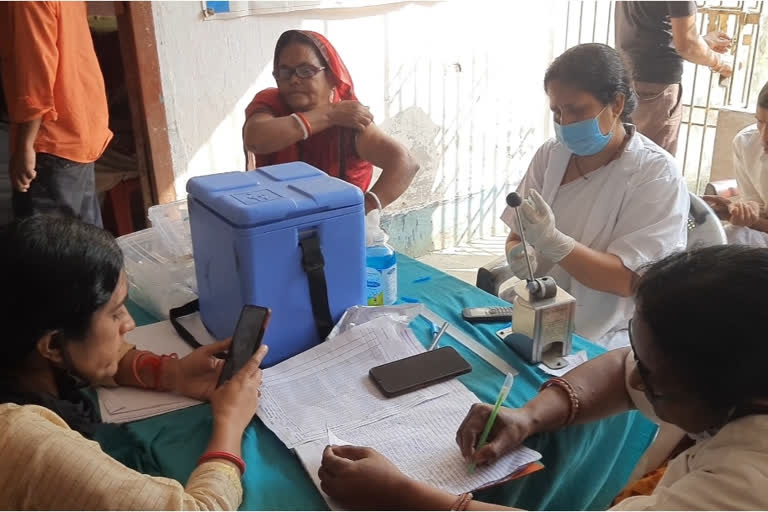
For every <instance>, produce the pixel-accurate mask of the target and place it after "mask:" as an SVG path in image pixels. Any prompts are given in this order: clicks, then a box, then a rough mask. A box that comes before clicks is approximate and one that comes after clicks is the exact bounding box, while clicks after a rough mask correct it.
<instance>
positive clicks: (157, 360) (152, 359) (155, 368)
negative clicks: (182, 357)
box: [133, 352, 179, 391]
mask: <svg viewBox="0 0 768 512" xmlns="http://www.w3.org/2000/svg"><path fill="white" fill-rule="evenodd" d="M178 357H179V356H178V354H175V353H173V354H169V355H162V356H156V355H155V354H152V353H151V352H142V353H141V354H139V355H138V356H136V358H135V359H134V360H133V363H134V364H133V376H134V378H135V379H136V381H137V382H138V383H139V384H140V385H141V386H142V387H143V388H144V389H153V390H155V391H157V390H159V389H160V375H161V373H162V371H161V370H162V366H163V361H165V360H166V359H178ZM139 359H141V361H138V360H139ZM145 366H149V367H150V368H151V369H152V375H153V377H154V379H155V381H154V386H149V385H147V384H146V383H145V382H144V381H143V380H142V379H141V377H139V370H141V369H142V368H144V367H145Z"/></svg>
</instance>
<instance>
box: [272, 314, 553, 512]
mask: <svg viewBox="0 0 768 512" xmlns="http://www.w3.org/2000/svg"><path fill="white" fill-rule="evenodd" d="M404 333H405V334H404ZM423 351H424V348H423V347H422V346H421V344H420V343H419V342H418V341H417V340H416V339H415V338H414V337H413V334H412V333H411V332H410V331H409V330H408V331H403V330H401V329H400V328H399V327H397V325H396V323H394V322H392V321H391V320H389V319H387V318H377V319H374V320H372V321H370V322H368V323H365V324H362V325H358V326H356V327H354V328H352V329H350V330H348V331H346V332H343V333H342V334H339V335H338V336H336V337H334V338H331V339H329V340H327V341H326V342H325V343H323V344H321V345H318V346H317V347H314V348H312V349H310V350H308V351H306V352H304V353H303V354H301V355H299V356H296V357H294V358H292V359H289V360H288V361H284V362H283V363H280V364H278V365H276V366H273V367H272V368H269V369H267V370H265V371H264V384H263V393H264V394H263V397H262V401H261V405H260V408H259V413H258V414H259V417H260V418H261V419H262V421H264V423H265V424H266V425H267V427H269V428H270V429H271V430H272V431H273V432H274V433H275V434H276V435H277V437H279V438H280V440H282V441H283V442H284V443H285V444H286V446H288V447H289V448H295V449H296V453H297V454H298V456H299V457H300V458H301V460H302V462H303V463H304V465H305V466H306V468H307V471H308V472H309V474H310V476H311V477H312V478H313V480H314V481H315V484H316V485H318V489H319V482H318V480H317V470H318V469H319V467H320V460H321V457H322V451H323V449H324V448H325V446H326V445H328V444H329V443H332V442H336V441H338V440H339V438H343V439H344V440H345V441H346V442H349V443H352V444H355V445H360V446H370V447H372V448H374V449H376V450H378V451H379V452H381V453H382V454H384V455H385V456H387V457H388V458H389V459H390V460H391V461H392V462H393V463H394V464H395V465H396V466H397V467H398V468H399V469H400V470H401V471H403V472H404V473H405V474H406V475H408V476H411V477H413V478H416V479H418V480H420V481H423V482H426V483H429V484H431V485H434V486H437V487H439V488H441V489H443V490H446V491H448V492H452V493H457V494H458V493H461V492H467V491H471V490H475V489H478V488H480V487H484V486H487V485H488V484H491V483H493V482H496V481H499V480H503V479H504V478H506V477H507V476H509V475H510V474H512V473H515V472H516V471H518V470H519V469H520V468H522V467H524V466H526V465H528V464H530V463H532V462H535V461H537V460H539V459H540V458H541V455H540V454H539V453H538V452H535V451H533V450H529V449H528V448H525V447H521V448H519V449H517V450H515V451H514V452H512V453H510V454H508V455H507V456H505V457H503V458H502V459H500V460H499V461H498V462H496V463H495V464H493V465H491V466H486V467H481V468H478V469H477V470H476V471H475V472H474V473H473V474H471V475H470V474H469V473H468V471H467V466H466V463H465V461H464V459H463V458H462V457H461V453H460V452H459V449H458V447H457V445H456V441H455V437H456V431H457V430H458V427H459V425H460V424H461V421H462V420H463V419H464V417H465V415H466V413H467V412H468V411H469V409H470V407H471V406H472V404H474V403H477V402H478V401H479V400H478V399H477V397H476V396H475V395H474V394H473V393H471V392H470V391H469V390H468V389H467V388H466V387H464V386H463V385H462V384H461V383H460V382H459V381H457V380H452V381H449V382H445V383H442V384H438V385H435V386H431V387H429V388H425V389H422V390H419V391H415V392H413V393H409V394H406V395H402V396H400V397H396V398H390V399H387V398H385V397H384V396H383V395H382V394H381V393H380V391H379V390H378V389H377V388H376V386H375V385H374V384H373V383H372V382H371V380H370V378H369V377H368V371H369V370H370V369H371V368H372V367H374V366H378V365H380V364H384V363H387V362H390V361H394V360H397V359H401V358H403V357H407V356H410V355H414V354H417V353H420V352H423ZM335 436H338V438H337V437H335ZM326 498H327V497H326ZM329 505H331V506H332V507H333V506H334V504H333V503H331V502H330V501H329Z"/></svg>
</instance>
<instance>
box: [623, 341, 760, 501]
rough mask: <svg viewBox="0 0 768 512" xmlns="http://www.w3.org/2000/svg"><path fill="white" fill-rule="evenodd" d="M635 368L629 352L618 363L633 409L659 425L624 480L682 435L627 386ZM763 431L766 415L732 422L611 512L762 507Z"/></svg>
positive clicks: (655, 462) (665, 453)
mask: <svg viewBox="0 0 768 512" xmlns="http://www.w3.org/2000/svg"><path fill="white" fill-rule="evenodd" d="M635 366H636V363H635V360H634V355H633V353H632V352H631V351H630V352H629V353H628V354H627V359H626V360H625V365H624V371H625V383H626V388H627V391H628V393H629V396H630V398H631V399H632V402H633V403H634V404H635V407H637V408H638V409H639V410H640V411H641V412H642V413H643V414H644V415H645V416H646V417H648V418H649V419H650V420H652V421H654V422H655V423H658V424H659V434H658V436H657V437H656V439H655V440H654V442H653V444H652V445H651V447H650V448H649V449H648V450H647V452H646V454H645V455H644V456H643V458H642V459H641V460H640V462H639V463H638V467H637V468H636V471H635V473H634V475H633V478H631V479H630V481H633V480H635V479H637V478H639V477H641V476H643V475H644V474H645V473H647V472H649V471H653V470H654V469H656V468H658V467H659V466H660V465H661V464H662V463H663V462H664V461H665V460H667V459H668V458H669V454H670V453H671V452H672V450H673V449H674V448H675V447H677V445H678V443H679V442H680V441H681V440H682V438H683V436H684V435H685V432H683V431H682V430H680V429H679V428H678V427H676V426H674V425H671V424H669V423H663V422H660V421H659V420H658V418H657V417H656V415H655V412H654V410H653V406H652V405H651V403H650V402H649V401H648V399H647V398H646V397H645V394H644V393H643V392H640V391H638V390H636V389H634V388H632V386H630V385H629V377H630V375H631V373H632V372H633V370H634V367H635ZM766 433H768V415H765V414H756V415H752V416H745V417H742V418H739V419H736V420H733V421H731V422H729V423H728V424H727V425H725V426H724V427H723V428H721V429H720V430H719V431H718V432H717V433H715V434H714V435H712V437H711V438H709V439H706V440H702V441H698V442H696V444H695V445H694V446H692V447H691V448H689V449H687V450H686V451H684V452H683V453H681V454H680V455H678V456H677V457H675V458H674V459H672V460H670V461H669V463H668V464H667V469H666V471H665V472H664V476H663V477H662V478H661V480H660V481H659V483H658V485H657V486H656V488H655V489H654V490H653V492H652V493H651V494H650V495H649V496H634V497H631V498H627V499H625V500H623V501H621V502H620V503H618V504H617V505H616V506H615V507H613V508H611V510H767V509H768V436H766Z"/></svg>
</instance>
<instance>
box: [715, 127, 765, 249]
mask: <svg viewBox="0 0 768 512" xmlns="http://www.w3.org/2000/svg"><path fill="white" fill-rule="evenodd" d="M733 172H734V175H735V177H736V182H737V183H738V184H739V200H741V201H754V202H756V203H757V204H759V205H760V215H761V216H763V217H765V216H766V214H768V152H766V151H765V149H764V146H763V143H762V141H761V140H760V132H759V131H758V129H757V125H756V124H753V125H751V126H747V127H746V128H744V129H743V130H741V131H740V132H739V133H738V134H737V135H736V137H734V138H733ZM725 234H726V235H727V236H728V242H729V243H732V244H743V245H752V246H756V247H768V233H763V232H761V231H756V230H754V229H750V228H745V227H740V226H732V225H730V224H729V225H727V226H726V227H725Z"/></svg>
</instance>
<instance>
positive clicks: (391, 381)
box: [368, 347, 472, 398]
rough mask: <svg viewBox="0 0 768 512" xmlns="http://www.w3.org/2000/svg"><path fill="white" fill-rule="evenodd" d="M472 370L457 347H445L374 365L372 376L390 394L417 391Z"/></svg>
mask: <svg viewBox="0 0 768 512" xmlns="http://www.w3.org/2000/svg"><path fill="white" fill-rule="evenodd" d="M471 371H472V366H471V365H470V364H469V363H468V362H467V361H466V360H465V359H464V358H463V357H461V356H460V355H459V353H458V352H456V350H455V349H454V348H453V347H442V348H438V349H436V350H430V351H429V352H423V353H421V354H416V355H415V356H410V357H406V358H404V359H399V360H397V361H392V362H391V363H386V364H383V365H381V366H376V367H375V368H371V369H370V371H369V372H368V374H369V375H370V377H371V380H373V382H375V383H376V385H377V386H378V388H379V389H380V390H381V392H382V393H383V394H384V396H386V397H387V398H392V397H395V396H398V395H402V394H405V393H409V392H411V391H416V390H417V389H421V388H425V387H427V386H431V385H432V384H437V383H438V382H443V381H446V380H449V379H452V378H454V377H458V376H459V375H464V374H465V373H469V372H471Z"/></svg>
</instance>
